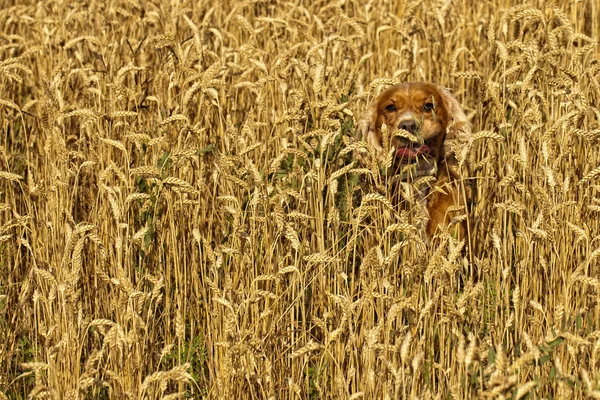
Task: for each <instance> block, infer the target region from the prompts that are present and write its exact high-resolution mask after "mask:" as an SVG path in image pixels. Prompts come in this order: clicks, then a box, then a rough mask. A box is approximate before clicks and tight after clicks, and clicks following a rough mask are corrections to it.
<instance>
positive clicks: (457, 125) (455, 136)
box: [438, 86, 472, 178]
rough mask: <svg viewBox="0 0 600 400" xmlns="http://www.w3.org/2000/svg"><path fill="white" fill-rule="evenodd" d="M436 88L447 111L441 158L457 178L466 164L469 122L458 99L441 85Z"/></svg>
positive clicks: (469, 142)
mask: <svg viewBox="0 0 600 400" xmlns="http://www.w3.org/2000/svg"><path fill="white" fill-rule="evenodd" d="M438 88H439V92H440V94H441V95H442V99H443V100H444V105H445V107H446V110H447V111H448V123H447V126H446V138H445V140H444V144H443V146H442V160H443V161H444V162H445V163H446V165H447V166H448V168H449V170H450V172H451V173H452V175H453V176H454V178H458V177H459V176H460V170H461V168H462V166H463V165H467V164H468V160H467V157H468V156H469V150H470V148H471V143H472V137H471V136H472V135H471V124H470V123H469V121H468V120H467V116H466V115H465V112H464V111H463V108H462V106H461V105H460V103H459V102H458V100H456V99H455V98H454V96H452V94H451V93H450V92H449V91H448V90H447V89H445V88H443V87H441V86H439V87H438ZM467 167H468V165H467Z"/></svg>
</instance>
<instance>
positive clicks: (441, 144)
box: [359, 82, 468, 176]
mask: <svg viewBox="0 0 600 400" xmlns="http://www.w3.org/2000/svg"><path fill="white" fill-rule="evenodd" d="M384 124H385V125H386V126H387V129H388V132H389V134H390V145H391V146H392V147H393V148H394V152H395V157H394V166H395V168H396V169H400V168H402V167H404V166H406V165H407V164H414V167H415V170H414V172H413V174H412V175H413V176H422V175H433V174H435V173H436V172H437V165H438V163H441V162H445V161H450V162H452V161H453V160H454V157H453V150H452V148H451V144H452V141H453V140H455V139H456V137H457V130H462V131H466V130H467V129H468V122H467V119H466V116H465V114H464V112H463V111H462V108H461V106H460V104H459V103H458V102H457V101H456V99H455V98H454V97H452V95H451V94H450V93H449V92H448V91H447V90H445V89H443V88H441V87H440V86H437V85H434V84H431V83H423V82H411V83H403V84H400V85H396V86H393V87H391V88H389V89H387V90H386V91H385V92H383V93H382V94H381V95H379V96H378V97H377V98H376V99H375V101H374V102H373V104H372V105H371V107H370V108H369V110H368V111H367V113H366V115H365V117H364V119H363V120H362V121H361V122H360V123H359V131H361V133H362V134H363V137H364V136H365V135H366V140H367V142H368V143H369V144H370V145H371V146H373V147H374V148H376V149H377V150H378V151H384V150H388V149H384V148H383V146H384V143H383V137H382V126H383V125H384Z"/></svg>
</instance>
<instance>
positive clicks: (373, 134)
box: [357, 98, 383, 152]
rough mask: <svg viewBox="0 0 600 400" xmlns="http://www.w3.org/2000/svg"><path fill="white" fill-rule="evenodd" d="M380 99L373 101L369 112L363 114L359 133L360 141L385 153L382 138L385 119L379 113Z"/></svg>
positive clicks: (358, 128) (358, 126)
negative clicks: (382, 126)
mask: <svg viewBox="0 0 600 400" xmlns="http://www.w3.org/2000/svg"><path fill="white" fill-rule="evenodd" d="M378 101H379V98H376V99H375V100H373V102H372V103H371V105H370V106H369V108H368V109H367V111H366V112H365V113H364V114H363V116H362V117H361V119H360V121H358V125H357V133H358V137H359V139H360V140H364V141H366V142H367V143H368V144H369V145H370V146H372V147H373V148H374V149H376V150H377V151H378V152H380V151H383V144H382V143H383V142H382V138H381V125H382V123H383V118H382V117H381V116H380V115H379V113H378V111H377V104H378Z"/></svg>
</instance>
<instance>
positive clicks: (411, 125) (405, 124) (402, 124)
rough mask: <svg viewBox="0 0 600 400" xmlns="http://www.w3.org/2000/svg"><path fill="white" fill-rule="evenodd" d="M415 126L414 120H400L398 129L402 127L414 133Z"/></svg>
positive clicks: (415, 130)
mask: <svg viewBox="0 0 600 400" xmlns="http://www.w3.org/2000/svg"><path fill="white" fill-rule="evenodd" d="M417 128H418V126H417V124H416V123H415V121H402V122H400V125H398V129H404V130H405V131H408V132H410V133H416V132H417Z"/></svg>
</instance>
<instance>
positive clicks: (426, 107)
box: [423, 103, 433, 112]
mask: <svg viewBox="0 0 600 400" xmlns="http://www.w3.org/2000/svg"><path fill="white" fill-rule="evenodd" d="M431 110H433V103H425V105H424V106H423V111H425V112H429V111H431Z"/></svg>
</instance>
